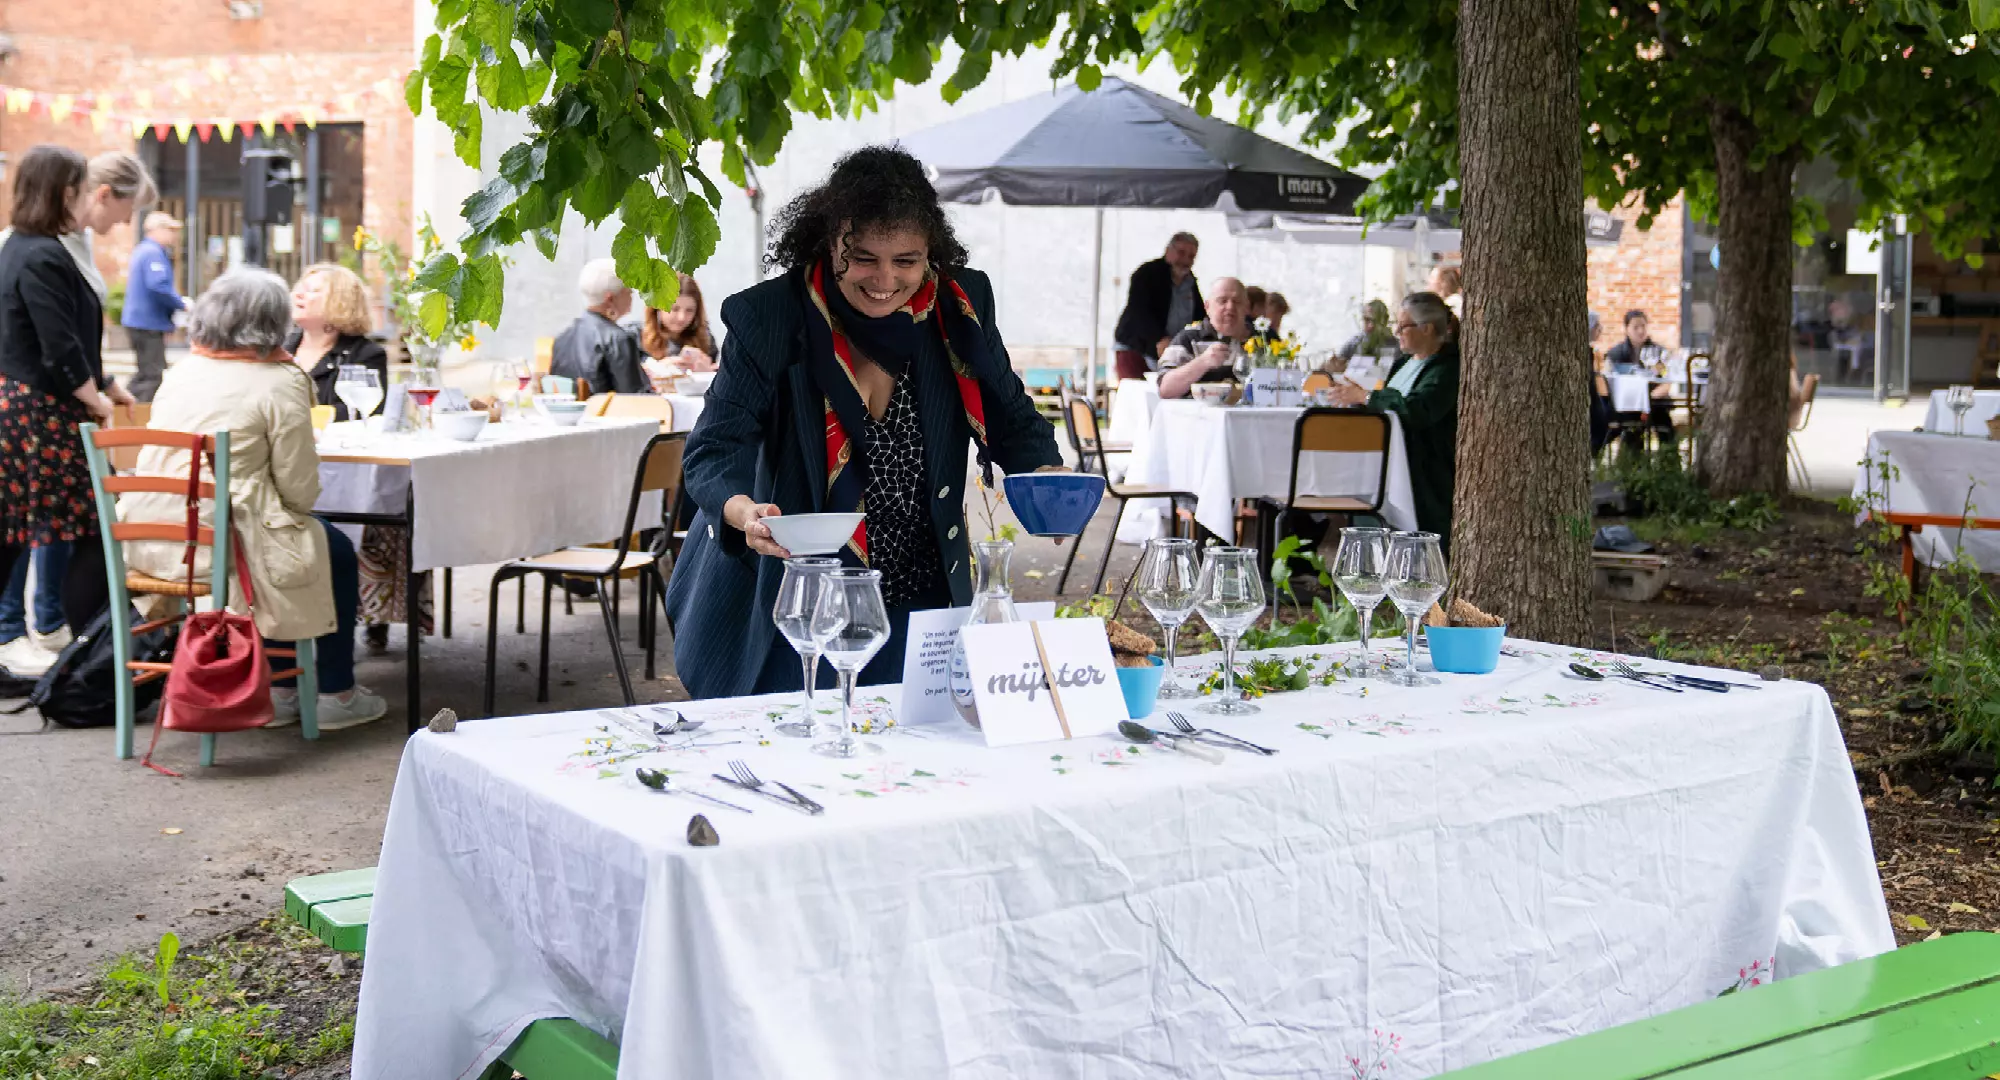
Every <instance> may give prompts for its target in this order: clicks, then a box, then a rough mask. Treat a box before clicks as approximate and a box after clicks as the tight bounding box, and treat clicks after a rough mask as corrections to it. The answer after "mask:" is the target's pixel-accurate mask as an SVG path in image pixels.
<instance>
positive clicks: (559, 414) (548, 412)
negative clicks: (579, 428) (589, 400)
mask: <svg viewBox="0 0 2000 1080" xmlns="http://www.w3.org/2000/svg"><path fill="white" fill-rule="evenodd" d="M588 408H589V406H587V405H585V404H584V403H583V402H581V401H578V400H577V399H575V398H573V397H569V396H568V395H565V394H536V395H535V411H536V412H539V413H541V414H542V415H543V416H545V417H548V420H549V422H550V423H552V424H554V425H556V426H557V427H575V426H576V425H577V424H579V423H581V422H582V421H583V414H584V412H585V411H586V410H587V409H588Z"/></svg>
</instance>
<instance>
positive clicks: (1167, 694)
mask: <svg viewBox="0 0 2000 1080" xmlns="http://www.w3.org/2000/svg"><path fill="white" fill-rule="evenodd" d="M1200 579H1201V569H1200V567H1199V566H1197V565H1196V563H1195V557H1194V541H1192V540H1183V539H1180V538H1179V537H1156V538H1154V539H1152V540H1148V541H1146V550H1145V553H1144V554H1142V555H1140V556H1139V580H1138V582H1137V585H1138V591H1139V602H1140V603H1141V604H1144V605H1145V606H1146V610H1147V611H1149V612H1151V613H1152V615H1153V620H1154V621H1155V622H1157V623H1159V624H1160V629H1162V630H1164V631H1166V633H1167V669H1166V673H1165V674H1166V678H1165V679H1164V680H1163V681H1162V682H1161V684H1160V696H1161V697H1163V698H1189V697H1194V696H1195V694H1194V692H1193V691H1192V690H1189V689H1188V688H1187V687H1185V686H1182V685H1181V684H1180V680H1178V679H1176V678H1175V677H1174V635H1175V634H1176V633H1177V632H1179V630H1180V628H1181V624H1182V623H1184V622H1186V621H1187V619H1188V616H1189V615H1191V614H1193V612H1194V599H1195V591H1194V590H1195V585H1196V584H1197V583H1198V582H1199V581H1200Z"/></svg>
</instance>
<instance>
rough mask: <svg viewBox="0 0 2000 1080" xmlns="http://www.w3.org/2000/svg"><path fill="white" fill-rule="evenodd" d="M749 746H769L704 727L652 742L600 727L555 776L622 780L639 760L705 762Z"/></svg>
mask: <svg viewBox="0 0 2000 1080" xmlns="http://www.w3.org/2000/svg"><path fill="white" fill-rule="evenodd" d="M751 742H757V743H759V744H761V745H765V746H768V745H770V740H768V739H764V738H761V737H757V736H753V735H752V734H751V733H750V732H747V731H744V730H743V729H741V728H711V727H709V726H707V725H706V724H704V725H703V726H702V728H701V729H699V730H696V731H688V732H682V733H680V734H678V735H668V736H665V737H664V738H662V739H660V740H658V741H654V740H648V739H641V738H639V736H638V735H637V734H635V733H633V732H629V731H627V730H625V729H623V728H620V727H617V726H616V725H610V724H599V725H598V726H597V727H596V729H595V730H594V731H593V733H592V734H589V735H585V736H584V738H583V746H582V748H581V749H578V750H575V751H572V752H571V753H570V755H569V757H568V758H566V759H564V760H563V762H562V763H561V764H558V765H557V766H556V772H557V774H558V775H563V776H573V775H577V774H580V773H588V774H590V775H593V776H595V777H597V778H598V779H599V780H609V779H612V778H614V777H618V776H623V775H624V774H625V768H624V766H625V765H626V763H628V762H631V761H635V760H637V759H639V758H645V757H655V756H658V755H662V754H664V755H692V756H695V757H700V758H706V757H708V754H709V751H711V750H721V749H723V748H725V747H735V746H744V745H747V744H749V743H751ZM730 752H731V753H732V754H733V753H736V752H737V751H733V750H732V751H730ZM660 771H661V772H666V773H671V772H674V771H676V770H673V769H666V768H663V769H661V770H660Z"/></svg>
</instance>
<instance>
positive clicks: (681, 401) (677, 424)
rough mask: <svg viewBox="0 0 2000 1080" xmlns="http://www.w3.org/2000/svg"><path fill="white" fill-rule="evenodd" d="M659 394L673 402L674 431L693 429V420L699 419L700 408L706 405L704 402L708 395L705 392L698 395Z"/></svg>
mask: <svg viewBox="0 0 2000 1080" xmlns="http://www.w3.org/2000/svg"><path fill="white" fill-rule="evenodd" d="M660 396H661V397H663V398H666V399H667V400H668V401H670V402H672V403H673V406H674V430H675V431H693V430H694V422H695V421H696V420H699V419H701V410H702V409H703V408H705V407H706V406H705V403H706V402H707V401H708V396H707V395H705V394H703V395H699V396H690V395H687V394H661V395H660Z"/></svg>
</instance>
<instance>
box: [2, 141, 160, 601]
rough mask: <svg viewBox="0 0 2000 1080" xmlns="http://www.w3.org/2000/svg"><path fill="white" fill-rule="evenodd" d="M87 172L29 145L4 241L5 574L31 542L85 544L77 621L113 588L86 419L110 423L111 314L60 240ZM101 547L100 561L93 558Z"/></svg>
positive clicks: (74, 576) (64, 152) (74, 573)
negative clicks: (108, 585)
mask: <svg viewBox="0 0 2000 1080" xmlns="http://www.w3.org/2000/svg"><path fill="white" fill-rule="evenodd" d="M86 169H87V166H86V163H85V162H84V159H83V157H82V155H80V154H78V153H77V152H76V151H74V150H70V149H68V148H67V147H61V146H37V147H35V148H34V149H32V150H30V151H28V153H27V154H26V155H24V156H23V157H22V159H21V161H20V162H19V163H18V164H17V165H16V166H15V167H14V207H13V217H14V231H13V234H12V235H11V236H9V237H8V238H7V242H6V244H5V245H4V246H0V492H4V497H0V581H4V580H6V578H7V577H8V576H9V575H11V574H12V573H13V569H14V562H15V560H16V559H17V558H19V557H20V555H21V554H22V553H23V552H24V551H26V550H27V549H28V548H30V547H40V546H46V545H49V544H52V543H57V542H61V541H71V542H76V544H75V551H76V553H77V555H78V557H77V558H74V559H72V560H71V562H70V568H69V573H68V575H67V578H66V580H65V581H64V583H63V608H64V614H65V615H66V616H67V618H68V622H69V624H70V625H71V626H76V627H82V626H88V625H89V624H90V621H91V619H92V618H94V617H95V616H96V614H97V610H98V609H99V608H101V607H102V606H103V597H104V594H105V584H104V581H103V576H104V562H103V558H102V546H101V545H100V544H99V543H98V542H97V535H98V523H97V505H96V499H95V497H94V496H93V494H92V492H91V485H90V466H89V464H88V462H87V461H86V460H85V458H84V453H83V443H82V440H81V439H80V438H79V436H78V434H77V425H78V424H82V423H87V422H93V421H94V422H96V423H98V424H108V423H109V422H110V420H111V410H112V399H111V398H110V397H108V396H107V391H109V390H110V389H111V387H112V385H113V384H112V383H111V381H110V380H109V379H106V378H105V377H104V358H103V354H102V349H103V339H104V309H103V307H102V305H101V304H99V303H98V299H97V293H96V291H95V290H94V289H92V288H91V286H90V285H89V283H88V282H86V281H85V279H84V276H83V272H82V271H81V270H79V269H78V268H77V264H76V259H75V257H74V256H72V255H71V254H70V251H69V249H68V248H66V247H64V246H63V242H62V240H61V239H60V237H61V236H62V235H63V234H64V233H68V232H72V231H75V230H76V229H77V228H79V227H80V222H79V220H78V218H79V215H80V213H81V212H82V210H83V207H84V205H85V203H86V202H87V200H88V195H89V193H86V192H85V191H84V177H85V173H86ZM126 213H127V215H128V216H129V214H130V207H129V205H128V206H127V208H126ZM81 541H88V542H87V543H84V542H81ZM93 549H94V550H96V551H97V555H98V557H96V558H89V557H86V556H87V555H88V554H89V553H90V552H91V551H92V550H93ZM93 577H94V578H95V580H92V579H93Z"/></svg>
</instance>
